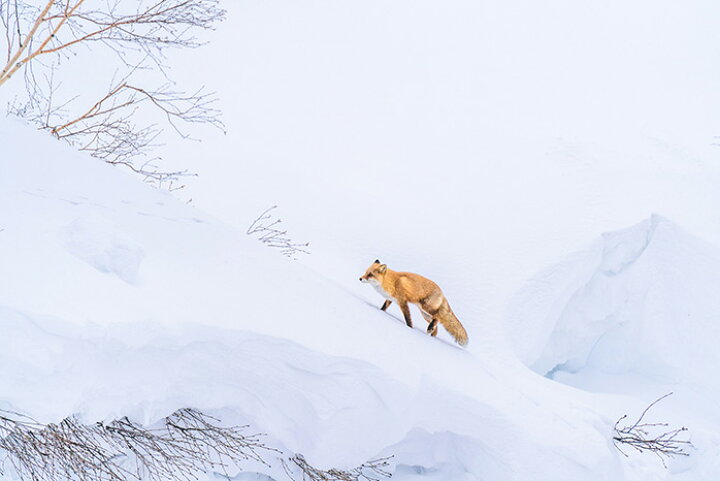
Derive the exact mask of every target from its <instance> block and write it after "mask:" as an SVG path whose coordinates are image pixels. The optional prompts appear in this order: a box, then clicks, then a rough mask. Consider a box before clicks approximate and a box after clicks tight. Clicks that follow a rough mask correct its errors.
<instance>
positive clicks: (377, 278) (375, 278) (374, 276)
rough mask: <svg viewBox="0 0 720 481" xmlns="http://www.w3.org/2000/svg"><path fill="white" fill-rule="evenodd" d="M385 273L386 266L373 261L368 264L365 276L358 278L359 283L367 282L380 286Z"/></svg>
mask: <svg viewBox="0 0 720 481" xmlns="http://www.w3.org/2000/svg"><path fill="white" fill-rule="evenodd" d="M386 272H387V265H386V264H381V263H380V261H379V260H377V259H375V262H373V263H372V264H370V267H368V268H367V270H366V271H365V274H363V275H362V276H360V282H369V283H371V284H382V280H383V277H385V273H386Z"/></svg>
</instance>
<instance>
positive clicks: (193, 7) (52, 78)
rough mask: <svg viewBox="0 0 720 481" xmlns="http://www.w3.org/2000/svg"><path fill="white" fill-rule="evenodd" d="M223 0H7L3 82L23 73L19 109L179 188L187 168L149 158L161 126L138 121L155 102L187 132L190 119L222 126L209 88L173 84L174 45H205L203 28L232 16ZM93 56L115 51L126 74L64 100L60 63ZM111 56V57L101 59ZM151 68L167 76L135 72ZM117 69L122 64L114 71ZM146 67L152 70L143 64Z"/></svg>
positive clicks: (2, 12) (2, 10)
mask: <svg viewBox="0 0 720 481" xmlns="http://www.w3.org/2000/svg"><path fill="white" fill-rule="evenodd" d="M218 2H219V0H108V1H104V2H101V3H98V2H88V1H86V0H49V1H47V2H43V3H42V4H41V5H40V6H37V5H34V4H32V3H30V2H26V1H22V0H0V26H2V28H3V30H4V35H3V36H0V46H3V45H4V47H5V48H4V49H5V51H6V55H5V63H4V66H3V67H2V70H1V71H0V88H2V87H3V86H4V85H5V84H6V83H7V82H8V81H9V80H10V79H11V78H13V77H14V76H16V75H17V74H18V73H19V72H23V73H24V80H25V89H24V90H25V94H26V95H25V99H24V100H19V101H16V102H15V103H13V104H12V105H11V106H10V108H9V110H10V111H11V112H12V113H15V114H18V115H21V116H23V117H25V118H28V119H30V120H31V121H33V122H34V123H36V124H37V125H39V126H40V127H41V128H44V129H46V130H48V131H49V132H51V133H52V134H53V135H55V136H56V137H57V138H60V139H63V140H66V141H67V142H70V143H71V144H73V145H75V146H77V147H78V148H80V149H81V150H84V151H88V152H90V154H91V155H93V156H94V157H97V158H99V159H101V160H104V161H106V162H109V163H111V164H119V165H124V166H127V167H129V168H131V169H132V170H134V171H135V172H137V173H139V174H140V175H142V176H143V177H145V178H146V180H148V181H149V182H152V183H154V184H156V185H162V186H166V187H168V188H172V187H173V186H174V185H175V184H174V182H176V181H177V180H178V179H179V178H180V177H182V176H183V175H186V174H187V173H186V172H184V171H175V172H162V171H160V170H159V169H158V167H157V165H156V162H155V161H156V160H157V158H149V153H150V151H151V150H152V149H153V147H156V146H157V144H156V142H157V139H158V135H159V134H160V133H161V131H162V128H161V127H159V126H158V125H157V124H150V125H144V126H141V125H137V124H136V122H135V119H136V118H137V114H138V112H139V111H140V110H148V111H154V112H155V113H156V114H159V115H160V117H161V118H162V119H163V121H164V123H165V124H167V125H169V126H170V127H171V128H172V130H174V131H175V132H176V133H178V134H179V135H180V136H181V137H182V138H190V135H189V133H188V132H187V131H186V130H185V129H186V128H187V127H188V126H189V125H190V124H198V123H202V124H209V125H212V126H215V127H218V128H221V129H222V128H223V124H222V122H221V120H220V117H219V115H220V112H219V110H218V109H217V108H215V106H214V105H215V100H216V99H215V96H214V94H212V93H209V92H206V91H205V90H204V89H200V90H197V91H195V92H191V93H186V92H183V91H180V90H176V89H174V88H172V87H171V85H172V83H171V82H170V81H169V80H168V77H167V68H166V65H165V59H166V57H165V54H166V51H167V50H168V49H173V48H193V47H197V46H199V45H201V42H200V41H199V40H198V38H197V37H196V32H198V31H201V30H207V29H211V28H212V27H213V26H214V25H215V24H216V23H217V22H219V21H221V20H222V19H223V18H224V15H225V12H224V10H222V9H221V8H220V7H219V3H218ZM83 49H85V50H89V51H91V53H92V55H93V56H94V58H98V59H99V58H105V57H107V55H106V54H108V53H109V54H113V55H114V56H115V58H116V59H117V64H116V66H117V68H119V69H120V72H121V74H120V75H119V77H118V78H119V80H111V81H110V83H109V85H108V87H107V89H106V91H105V93H103V94H101V95H100V97H99V98H98V99H96V100H92V101H90V102H89V104H88V105H86V106H85V107H82V106H81V105H79V103H80V102H81V100H80V99H78V94H80V92H79V90H81V89H82V88H83V87H81V86H79V85H76V86H75V89H73V95H71V96H70V97H69V98H65V99H58V98H57V97H58V91H59V87H60V85H61V83H60V82H58V81H57V80H56V71H57V70H58V69H60V68H61V67H65V65H66V64H68V63H70V61H71V60H73V59H74V55H76V54H77V53H78V51H81V50H83ZM94 64H103V62H94ZM150 69H153V70H155V71H157V72H159V73H160V74H161V75H162V76H163V77H164V81H163V82H162V83H161V84H160V85H159V86H157V87H153V88H149V87H147V86H144V85H138V83H137V82H135V81H133V78H135V77H136V76H137V74H138V72H141V71H142V72H147V71H148V70H150ZM115 75H117V72H116V74H115ZM144 75H145V76H147V74H146V73H144Z"/></svg>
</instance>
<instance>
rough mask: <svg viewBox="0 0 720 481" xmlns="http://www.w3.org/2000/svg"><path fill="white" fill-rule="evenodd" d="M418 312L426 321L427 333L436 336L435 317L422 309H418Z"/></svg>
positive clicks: (436, 322) (436, 323)
mask: <svg viewBox="0 0 720 481" xmlns="http://www.w3.org/2000/svg"><path fill="white" fill-rule="evenodd" d="M420 313H421V314H422V316H423V318H424V319H425V320H426V321H427V322H428V327H427V333H428V334H430V335H431V336H433V337H435V336H437V331H438V328H437V325H438V321H437V319H433V317H432V316H431V315H430V314H428V313H427V312H425V310H424V309H420Z"/></svg>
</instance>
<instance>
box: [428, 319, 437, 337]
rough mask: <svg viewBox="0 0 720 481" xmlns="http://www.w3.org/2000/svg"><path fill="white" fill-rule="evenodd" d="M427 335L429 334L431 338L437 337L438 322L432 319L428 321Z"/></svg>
mask: <svg viewBox="0 0 720 481" xmlns="http://www.w3.org/2000/svg"><path fill="white" fill-rule="evenodd" d="M427 333H428V334H430V335H431V336H432V337H435V336H437V333H438V320H437V319H433V320H432V321H430V324H428V327H427Z"/></svg>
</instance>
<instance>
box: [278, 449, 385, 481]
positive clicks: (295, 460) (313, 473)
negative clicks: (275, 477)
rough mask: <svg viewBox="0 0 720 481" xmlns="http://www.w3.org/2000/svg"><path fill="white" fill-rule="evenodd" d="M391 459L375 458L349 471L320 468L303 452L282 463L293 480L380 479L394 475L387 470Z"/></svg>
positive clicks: (367, 480)
mask: <svg viewBox="0 0 720 481" xmlns="http://www.w3.org/2000/svg"><path fill="white" fill-rule="evenodd" d="M390 459H392V456H388V457H385V458H378V459H374V460H371V461H368V462H366V463H363V464H361V465H360V466H358V467H356V468H353V469H350V470H347V471H345V470H342V469H335V468H332V469H330V470H328V471H324V470H322V469H318V468H316V467H314V466H312V465H310V464H309V463H308V462H307V461H306V460H305V458H304V457H303V456H302V455H301V454H296V455H295V456H293V457H291V458H290V459H288V460H287V461H286V460H283V461H282V463H283V468H284V469H285V473H286V474H287V475H288V477H289V478H290V479H291V480H293V481H301V480H302V481H360V480H366V481H380V479H382V478H390V477H392V474H391V473H390V472H389V471H387V468H388V466H389V465H390V463H389V460H390ZM298 476H300V477H298Z"/></svg>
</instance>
